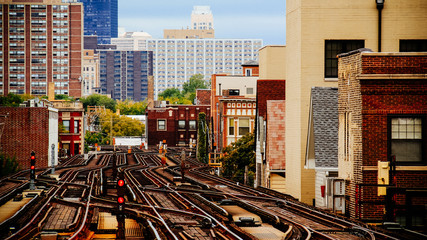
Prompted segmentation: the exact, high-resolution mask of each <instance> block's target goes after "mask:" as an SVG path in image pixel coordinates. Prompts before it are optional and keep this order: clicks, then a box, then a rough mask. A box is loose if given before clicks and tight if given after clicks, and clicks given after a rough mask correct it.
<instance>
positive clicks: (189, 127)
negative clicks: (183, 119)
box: [188, 120, 197, 131]
mask: <svg viewBox="0 0 427 240" xmlns="http://www.w3.org/2000/svg"><path fill="white" fill-rule="evenodd" d="M193 123H194V127H193ZM188 129H189V130H193V131H195V130H197V121H196V120H189V121H188Z"/></svg>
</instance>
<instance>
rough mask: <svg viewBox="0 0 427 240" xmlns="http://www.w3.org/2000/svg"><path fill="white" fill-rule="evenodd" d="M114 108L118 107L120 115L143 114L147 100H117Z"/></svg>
mask: <svg viewBox="0 0 427 240" xmlns="http://www.w3.org/2000/svg"><path fill="white" fill-rule="evenodd" d="M116 109H119V110H120V114H122V115H144V114H145V110H146V109H147V102H146V101H143V102H134V101H131V100H125V101H117V105H116Z"/></svg>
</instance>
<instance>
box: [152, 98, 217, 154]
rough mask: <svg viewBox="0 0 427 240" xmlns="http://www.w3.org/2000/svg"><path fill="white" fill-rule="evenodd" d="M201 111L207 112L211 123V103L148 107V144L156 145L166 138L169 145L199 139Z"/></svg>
mask: <svg viewBox="0 0 427 240" xmlns="http://www.w3.org/2000/svg"><path fill="white" fill-rule="evenodd" d="M201 112H204V113H206V119H207V120H208V123H209V120H210V119H211V117H210V116H211V115H210V105H165V106H161V107H154V108H147V111H146V115H147V118H146V136H147V138H148V145H156V144H159V142H160V141H163V140H166V144H167V145H168V146H173V147H174V146H188V144H189V143H190V140H196V139H197V128H198V118H199V113H201ZM208 126H210V125H209V124H208Z"/></svg>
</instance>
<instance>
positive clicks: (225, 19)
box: [119, 0, 286, 45]
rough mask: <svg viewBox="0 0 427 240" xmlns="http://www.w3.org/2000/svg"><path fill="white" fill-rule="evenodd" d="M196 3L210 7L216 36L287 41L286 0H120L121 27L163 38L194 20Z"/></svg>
mask: <svg viewBox="0 0 427 240" xmlns="http://www.w3.org/2000/svg"><path fill="white" fill-rule="evenodd" d="M193 6H210V7H211V11H212V14H213V17H214V28H215V38H255V39H262V40H263V41H264V45H279V44H280V45H283V44H285V32H286V29H285V27H286V23H285V11H286V6H285V0H266V1H259V0H256V1H255V0H251V1H248V0H154V1H153V0H150V1H148V0H123V1H120V0H119V27H124V28H125V30H126V31H128V32H130V31H144V32H147V33H149V34H151V35H152V36H153V38H163V29H181V28H182V27H187V26H189V25H190V23H191V11H192V10H193Z"/></svg>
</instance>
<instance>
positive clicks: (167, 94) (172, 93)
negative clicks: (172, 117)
mask: <svg viewBox="0 0 427 240" xmlns="http://www.w3.org/2000/svg"><path fill="white" fill-rule="evenodd" d="M159 97H162V98H164V99H166V98H171V97H178V98H180V97H183V95H182V93H181V91H180V90H179V89H178V88H167V89H166V90H164V91H163V92H162V93H160V94H159Z"/></svg>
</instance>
